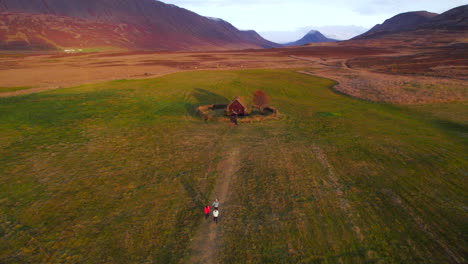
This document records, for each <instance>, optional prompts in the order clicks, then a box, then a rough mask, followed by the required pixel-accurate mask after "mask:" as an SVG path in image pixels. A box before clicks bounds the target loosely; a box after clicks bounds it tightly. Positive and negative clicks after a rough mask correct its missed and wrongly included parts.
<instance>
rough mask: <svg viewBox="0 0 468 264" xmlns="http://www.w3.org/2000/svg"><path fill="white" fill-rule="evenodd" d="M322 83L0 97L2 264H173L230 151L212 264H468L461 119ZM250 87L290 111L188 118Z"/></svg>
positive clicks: (206, 79)
mask: <svg viewBox="0 0 468 264" xmlns="http://www.w3.org/2000/svg"><path fill="white" fill-rule="evenodd" d="M332 85H334V83H333V82H332V81H330V80H326V79H320V78H314V77H311V76H307V75H302V74H298V73H295V72H293V71H286V70H250V71H225V72H221V71H216V72H214V71H213V72H208V71H207V72H191V73H178V74H173V75H169V76H166V77H163V78H158V79H150V80H134V81H127V80H122V81H114V82H107V83H100V84H93V85H84V86H79V87H73V88H65V89H58V90H55V91H49V92H46V93H41V94H35V95H28V96H21V97H12V98H0V223H1V224H0V262H2V263H176V262H178V261H179V260H180V259H182V258H184V256H186V255H188V254H190V252H189V251H188V246H189V243H190V239H191V238H193V236H194V234H195V233H196V229H197V226H198V225H200V224H201V223H202V222H201V220H202V219H201V218H202V206H203V205H204V204H205V203H206V202H207V200H208V197H209V196H210V194H211V192H212V191H213V187H214V183H215V180H216V178H217V177H218V175H220V173H221V172H220V171H217V169H216V168H217V164H218V163H219V162H220V160H222V159H223V157H224V156H225V155H226V153H230V152H232V151H236V153H239V155H238V159H239V160H238V161H237V162H238V164H239V167H240V169H239V171H237V172H236V177H235V179H236V180H235V181H234V182H233V184H232V187H231V189H230V191H231V192H232V194H231V195H230V198H229V201H228V202H227V203H225V204H224V207H223V208H222V209H223V215H222V218H221V219H220V220H221V221H220V228H221V230H222V232H221V233H220V234H218V236H217V239H222V247H221V248H220V251H219V253H220V254H219V256H218V258H219V261H220V262H222V263H278V262H281V263H298V262H303V263H455V262H457V261H463V260H466V259H464V257H466V248H467V247H468V245H467V242H466V237H465V235H466V227H467V225H468V223H467V212H466V206H467V186H466V165H467V162H466V153H467V148H466V143H467V142H466V123H464V122H461V121H459V120H460V119H459V118H457V116H458V115H459V114H457V115H456V116H454V115H451V114H450V113H452V112H449V113H447V112H445V113H444V115H443V117H444V119H441V118H440V116H437V115H436V114H434V113H437V112H438V110H437V109H439V108H440V109H446V108H445V107H444V105H430V106H427V108H426V109H425V108H424V106H421V107H419V108H417V109H401V108H399V107H395V106H390V105H382V104H377V103H369V102H365V101H360V100H356V99H352V98H348V97H345V96H343V95H340V94H336V93H334V92H333V91H332V90H331V89H330V88H331V86H332ZM258 89H263V90H265V91H266V92H267V93H268V94H269V95H271V96H272V104H273V105H275V106H276V107H277V108H278V109H281V112H282V114H284V115H285V118H283V119H281V120H279V121H271V122H261V123H251V124H241V125H240V126H238V127H237V128H235V129H232V128H231V127H230V126H229V125H228V124H226V123H218V122H204V121H203V120H201V119H200V118H199V117H198V116H197V113H196V107H197V106H200V105H206V104H216V103H218V104H226V103H228V98H233V97H234V96H235V95H238V94H251V93H252V92H253V91H255V90H258ZM460 109H466V105H464V104H461V105H459V106H458V108H456V111H458V112H459V111H461V112H466V111H465V110H460ZM452 110H453V109H452ZM452 110H451V111H452ZM453 111H455V110H453ZM456 111H455V112H456ZM423 113H424V114H423ZM465 114H466V113H465ZM445 117H447V118H445ZM447 120H450V121H447Z"/></svg>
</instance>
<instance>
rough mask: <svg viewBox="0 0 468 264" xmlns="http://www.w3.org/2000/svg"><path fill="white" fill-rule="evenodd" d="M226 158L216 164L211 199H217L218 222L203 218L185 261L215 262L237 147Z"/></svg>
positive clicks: (227, 204)
mask: <svg viewBox="0 0 468 264" xmlns="http://www.w3.org/2000/svg"><path fill="white" fill-rule="evenodd" d="M226 156H227V157H226V158H225V159H224V160H222V161H221V162H220V163H219V164H218V166H217V171H218V172H219V177H218V179H217V180H216V185H215V188H214V192H213V194H212V196H211V197H210V198H211V201H213V200H214V199H218V200H219V202H220V205H219V223H218V224H216V223H214V222H213V218H212V216H210V218H209V219H208V220H205V219H204V220H203V223H202V224H201V225H200V228H199V230H198V232H197V234H196V235H195V237H194V239H193V240H192V245H191V249H190V251H191V255H190V257H188V258H187V259H186V261H185V263H190V264H192V263H204V264H210V263H217V261H216V259H217V256H218V250H219V246H220V241H221V238H220V237H219V236H218V234H220V233H221V232H220V229H221V228H222V227H223V214H224V213H223V211H224V210H226V209H227V208H229V201H228V197H229V196H228V194H229V188H230V186H231V183H232V182H233V180H234V178H235V174H236V172H237V171H238V170H239V163H238V158H239V149H233V150H230V151H229V152H228V153H226Z"/></svg>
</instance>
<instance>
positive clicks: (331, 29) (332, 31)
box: [259, 25, 369, 43]
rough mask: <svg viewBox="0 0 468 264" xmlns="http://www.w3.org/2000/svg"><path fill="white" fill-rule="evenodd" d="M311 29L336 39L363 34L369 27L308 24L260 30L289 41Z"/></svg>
mask: <svg viewBox="0 0 468 264" xmlns="http://www.w3.org/2000/svg"><path fill="white" fill-rule="evenodd" d="M311 29H314V30H317V31H320V33H322V34H323V35H324V36H325V37H327V38H330V39H336V40H348V39H351V38H353V37H355V36H358V35H361V34H363V33H364V32H366V31H368V30H369V28H365V27H360V26H343V25H334V26H320V27H317V26H307V27H300V28H296V29H294V30H289V31H261V32H259V34H260V35H262V37H264V38H266V39H268V40H271V41H273V42H277V43H287V42H290V41H292V40H297V39H300V38H302V37H303V36H304V35H305V34H307V33H308V32H309V31H310V30H311Z"/></svg>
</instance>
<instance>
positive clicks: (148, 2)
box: [0, 0, 279, 50]
mask: <svg viewBox="0 0 468 264" xmlns="http://www.w3.org/2000/svg"><path fill="white" fill-rule="evenodd" d="M278 46H279V45H278V44H276V43H273V42H270V41H267V40H265V39H263V38H262V37H260V36H259V35H258V34H256V32H254V31H240V30H238V29H237V28H235V27H234V26H233V25H231V24H230V23H228V22H226V21H224V20H222V19H217V18H209V17H203V16H200V15H198V14H196V13H193V12H191V11H189V10H186V9H183V8H179V7H177V6H175V5H169V4H165V3H162V2H159V1H154V0H67V1H63V0H0V48H2V49H64V48H71V47H73V48H94V47H113V48H122V49H130V50H208V49H245V48H271V47H278Z"/></svg>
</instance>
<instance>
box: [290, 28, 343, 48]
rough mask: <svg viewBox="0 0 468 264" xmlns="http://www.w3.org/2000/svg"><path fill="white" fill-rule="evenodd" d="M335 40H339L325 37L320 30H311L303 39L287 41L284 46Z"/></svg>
mask: <svg viewBox="0 0 468 264" xmlns="http://www.w3.org/2000/svg"><path fill="white" fill-rule="evenodd" d="M335 41H337V40H335V39H329V38H327V37H325V36H324V35H323V34H322V33H320V31H317V30H311V31H309V32H308V33H307V34H306V35H305V36H304V37H302V38H301V39H299V40H297V41H294V42H289V43H286V44H284V45H283V46H300V45H304V44H308V43H322V42H335Z"/></svg>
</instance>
